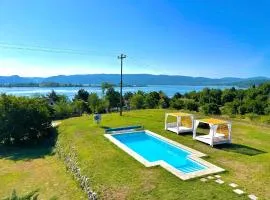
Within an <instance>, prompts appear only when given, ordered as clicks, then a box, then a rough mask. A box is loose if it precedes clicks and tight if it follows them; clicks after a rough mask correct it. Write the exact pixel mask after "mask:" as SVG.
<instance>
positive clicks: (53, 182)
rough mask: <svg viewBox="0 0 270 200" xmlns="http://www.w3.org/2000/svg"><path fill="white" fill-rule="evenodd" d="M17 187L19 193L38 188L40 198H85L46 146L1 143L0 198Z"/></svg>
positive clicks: (8, 194) (23, 193)
mask: <svg viewBox="0 0 270 200" xmlns="http://www.w3.org/2000/svg"><path fill="white" fill-rule="evenodd" d="M13 189H16V192H17V194H18V195H19V196H22V195H25V194H27V193H29V192H31V191H34V190H37V189H39V192H38V193H39V198H38V199H50V198H53V197H56V198H57V199H65V200H66V199H85V198H86V196H85V195H84V194H83V193H82V191H81V190H80V188H79V186H78V185H77V184H76V182H75V180H73V178H72V177H71V175H70V174H68V173H67V172H66V170H65V166H64V164H63V163H62V161H60V160H59V159H58V158H57V157H56V155H52V154H51V153H50V150H49V149H48V148H45V147H40V148H28V149H25V148H24V149H21V148H20V149H19V148H6V147H0V199H3V198H4V197H8V196H10V194H11V193H12V190H13Z"/></svg>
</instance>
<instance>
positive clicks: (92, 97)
mask: <svg viewBox="0 0 270 200" xmlns="http://www.w3.org/2000/svg"><path fill="white" fill-rule="evenodd" d="M99 103H100V99H99V97H98V95H97V93H91V94H89V97H88V105H89V108H90V109H91V112H92V113H96V112H97V110H98V105H99Z"/></svg>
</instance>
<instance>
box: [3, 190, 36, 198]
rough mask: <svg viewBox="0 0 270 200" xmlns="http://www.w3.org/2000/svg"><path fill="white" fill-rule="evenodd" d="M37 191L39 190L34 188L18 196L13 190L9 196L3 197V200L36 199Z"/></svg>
mask: <svg viewBox="0 0 270 200" xmlns="http://www.w3.org/2000/svg"><path fill="white" fill-rule="evenodd" d="M38 191H39V190H34V191H32V192H29V193H28V194H26V195H23V196H18V195H17V192H16V190H13V191H12V194H11V195H10V197H7V198H4V199H3V200H37V199H38V195H39V194H38Z"/></svg>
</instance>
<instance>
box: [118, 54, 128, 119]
mask: <svg viewBox="0 0 270 200" xmlns="http://www.w3.org/2000/svg"><path fill="white" fill-rule="evenodd" d="M126 57H127V56H126V55H124V54H121V55H120V56H118V59H120V60H121V80H120V116H122V111H123V102H122V99H123V59H124V58H126Z"/></svg>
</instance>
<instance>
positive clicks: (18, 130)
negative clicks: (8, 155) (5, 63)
mask: <svg viewBox="0 0 270 200" xmlns="http://www.w3.org/2000/svg"><path fill="white" fill-rule="evenodd" d="M49 110H50V107H49V105H48V102H47V101H46V99H44V98H27V97H14V96H8V95H5V94H3V95H1V96H0V123H1V124H0V143H4V144H33V143H37V142H39V141H41V140H42V139H43V138H45V137H46V136H48V135H49V133H50V128H51V121H52V120H51V119H52V118H51V115H50V111H49Z"/></svg>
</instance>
